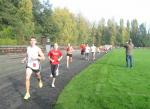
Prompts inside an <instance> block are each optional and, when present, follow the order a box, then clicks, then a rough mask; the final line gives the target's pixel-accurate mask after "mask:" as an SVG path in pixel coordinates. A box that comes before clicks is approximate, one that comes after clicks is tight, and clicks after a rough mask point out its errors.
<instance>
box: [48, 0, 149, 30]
mask: <svg viewBox="0 0 150 109" xmlns="http://www.w3.org/2000/svg"><path fill="white" fill-rule="evenodd" d="M49 2H50V4H52V8H53V9H54V8H56V7H59V8H64V7H66V8H68V9H69V10H70V12H72V13H74V14H78V13H80V14H82V15H83V16H84V17H85V18H86V19H87V20H89V21H90V22H98V21H100V19H101V18H105V19H106V21H107V20H108V19H109V18H114V19H115V21H117V22H119V20H120V18H123V19H124V20H125V21H126V20H127V19H129V20H130V21H131V20H133V19H135V18H136V19H137V20H138V22H139V24H140V23H146V24H147V25H146V26H149V27H150V0H49Z"/></svg>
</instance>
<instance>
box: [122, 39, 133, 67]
mask: <svg viewBox="0 0 150 109" xmlns="http://www.w3.org/2000/svg"><path fill="white" fill-rule="evenodd" d="M124 47H125V49H126V66H127V67H130V68H132V67H133V48H134V45H133V43H132V40H131V39H129V41H128V42H127V43H126V45H124Z"/></svg>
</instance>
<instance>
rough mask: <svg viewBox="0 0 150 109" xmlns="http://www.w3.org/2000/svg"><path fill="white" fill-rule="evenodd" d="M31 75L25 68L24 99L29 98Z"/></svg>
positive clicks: (30, 71) (28, 69) (29, 70)
mask: <svg viewBox="0 0 150 109" xmlns="http://www.w3.org/2000/svg"><path fill="white" fill-rule="evenodd" d="M31 74H32V70H31V69H30V68H27V69H26V81H25V84H26V94H25V96H24V99H28V98H30V77H31Z"/></svg>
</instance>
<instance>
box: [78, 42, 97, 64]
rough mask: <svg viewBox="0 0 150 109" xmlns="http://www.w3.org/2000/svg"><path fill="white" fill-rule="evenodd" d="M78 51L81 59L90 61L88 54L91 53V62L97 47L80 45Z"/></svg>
mask: <svg viewBox="0 0 150 109" xmlns="http://www.w3.org/2000/svg"><path fill="white" fill-rule="evenodd" d="M80 50H81V58H82V59H85V60H88V61H89V60H90V52H91V53H92V60H95V54H96V51H97V47H96V46H95V45H94V44H92V46H91V47H89V45H88V44H81V45H80Z"/></svg>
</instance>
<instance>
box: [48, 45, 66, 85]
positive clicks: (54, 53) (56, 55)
mask: <svg viewBox="0 0 150 109" xmlns="http://www.w3.org/2000/svg"><path fill="white" fill-rule="evenodd" d="M62 57H63V56H62V53H61V51H60V50H59V49H58V44H57V43H55V44H54V49H52V50H50V51H49V53H48V59H49V61H50V64H51V73H52V76H53V80H52V84H51V85H52V87H55V80H56V70H57V68H58V65H59V61H60V60H61V59H62Z"/></svg>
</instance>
